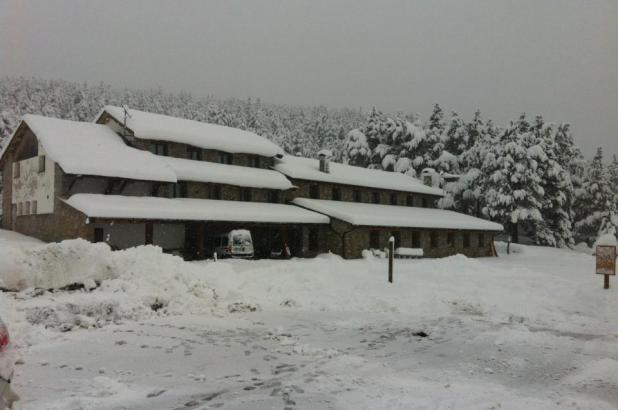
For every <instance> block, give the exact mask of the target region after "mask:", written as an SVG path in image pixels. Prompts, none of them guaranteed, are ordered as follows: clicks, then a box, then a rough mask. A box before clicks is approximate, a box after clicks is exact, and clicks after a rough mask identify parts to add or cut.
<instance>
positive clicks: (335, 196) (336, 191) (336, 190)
mask: <svg viewBox="0 0 618 410" xmlns="http://www.w3.org/2000/svg"><path fill="white" fill-rule="evenodd" d="M333 201H341V190H340V189H339V188H337V187H333Z"/></svg>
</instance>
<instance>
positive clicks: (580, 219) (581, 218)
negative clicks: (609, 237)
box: [575, 147, 618, 245]
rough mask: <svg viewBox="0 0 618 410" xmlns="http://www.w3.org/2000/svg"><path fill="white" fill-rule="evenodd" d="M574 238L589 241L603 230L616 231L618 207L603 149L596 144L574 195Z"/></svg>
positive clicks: (592, 240) (593, 239)
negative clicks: (593, 154) (575, 211)
mask: <svg viewBox="0 0 618 410" xmlns="http://www.w3.org/2000/svg"><path fill="white" fill-rule="evenodd" d="M577 201H578V206H577V211H578V212H577V215H576V218H577V222H576V223H575V231H576V238H577V239H578V240H581V241H585V242H587V243H588V244H589V245H590V244H592V243H593V242H594V241H595V240H596V238H597V237H599V236H600V235H602V234H606V233H613V234H616V230H617V228H618V210H617V209H616V202H615V195H614V192H613V190H612V187H611V182H610V175H609V172H608V171H607V169H606V168H605V166H604V164H603V149H602V148H600V147H599V148H598V149H597V153H596V155H595V156H594V158H593V160H592V162H591V163H590V166H589V167H588V169H587V172H586V175H585V177H584V180H583V183H582V194H581V195H580V196H579V197H578V198H577Z"/></svg>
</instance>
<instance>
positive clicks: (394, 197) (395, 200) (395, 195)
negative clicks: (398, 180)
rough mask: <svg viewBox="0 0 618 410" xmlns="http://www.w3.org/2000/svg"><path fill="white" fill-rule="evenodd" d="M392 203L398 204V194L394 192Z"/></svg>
mask: <svg viewBox="0 0 618 410" xmlns="http://www.w3.org/2000/svg"><path fill="white" fill-rule="evenodd" d="M391 205H397V194H396V193H394V192H393V193H392V194H391Z"/></svg>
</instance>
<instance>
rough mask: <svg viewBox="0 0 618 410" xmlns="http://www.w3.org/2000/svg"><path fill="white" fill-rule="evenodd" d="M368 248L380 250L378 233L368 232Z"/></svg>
mask: <svg viewBox="0 0 618 410" xmlns="http://www.w3.org/2000/svg"><path fill="white" fill-rule="evenodd" d="M369 248H371V249H380V231H370V232H369Z"/></svg>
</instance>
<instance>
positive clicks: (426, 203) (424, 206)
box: [423, 198, 429, 208]
mask: <svg viewBox="0 0 618 410" xmlns="http://www.w3.org/2000/svg"><path fill="white" fill-rule="evenodd" d="M423 208H429V199H428V198H423Z"/></svg>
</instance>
